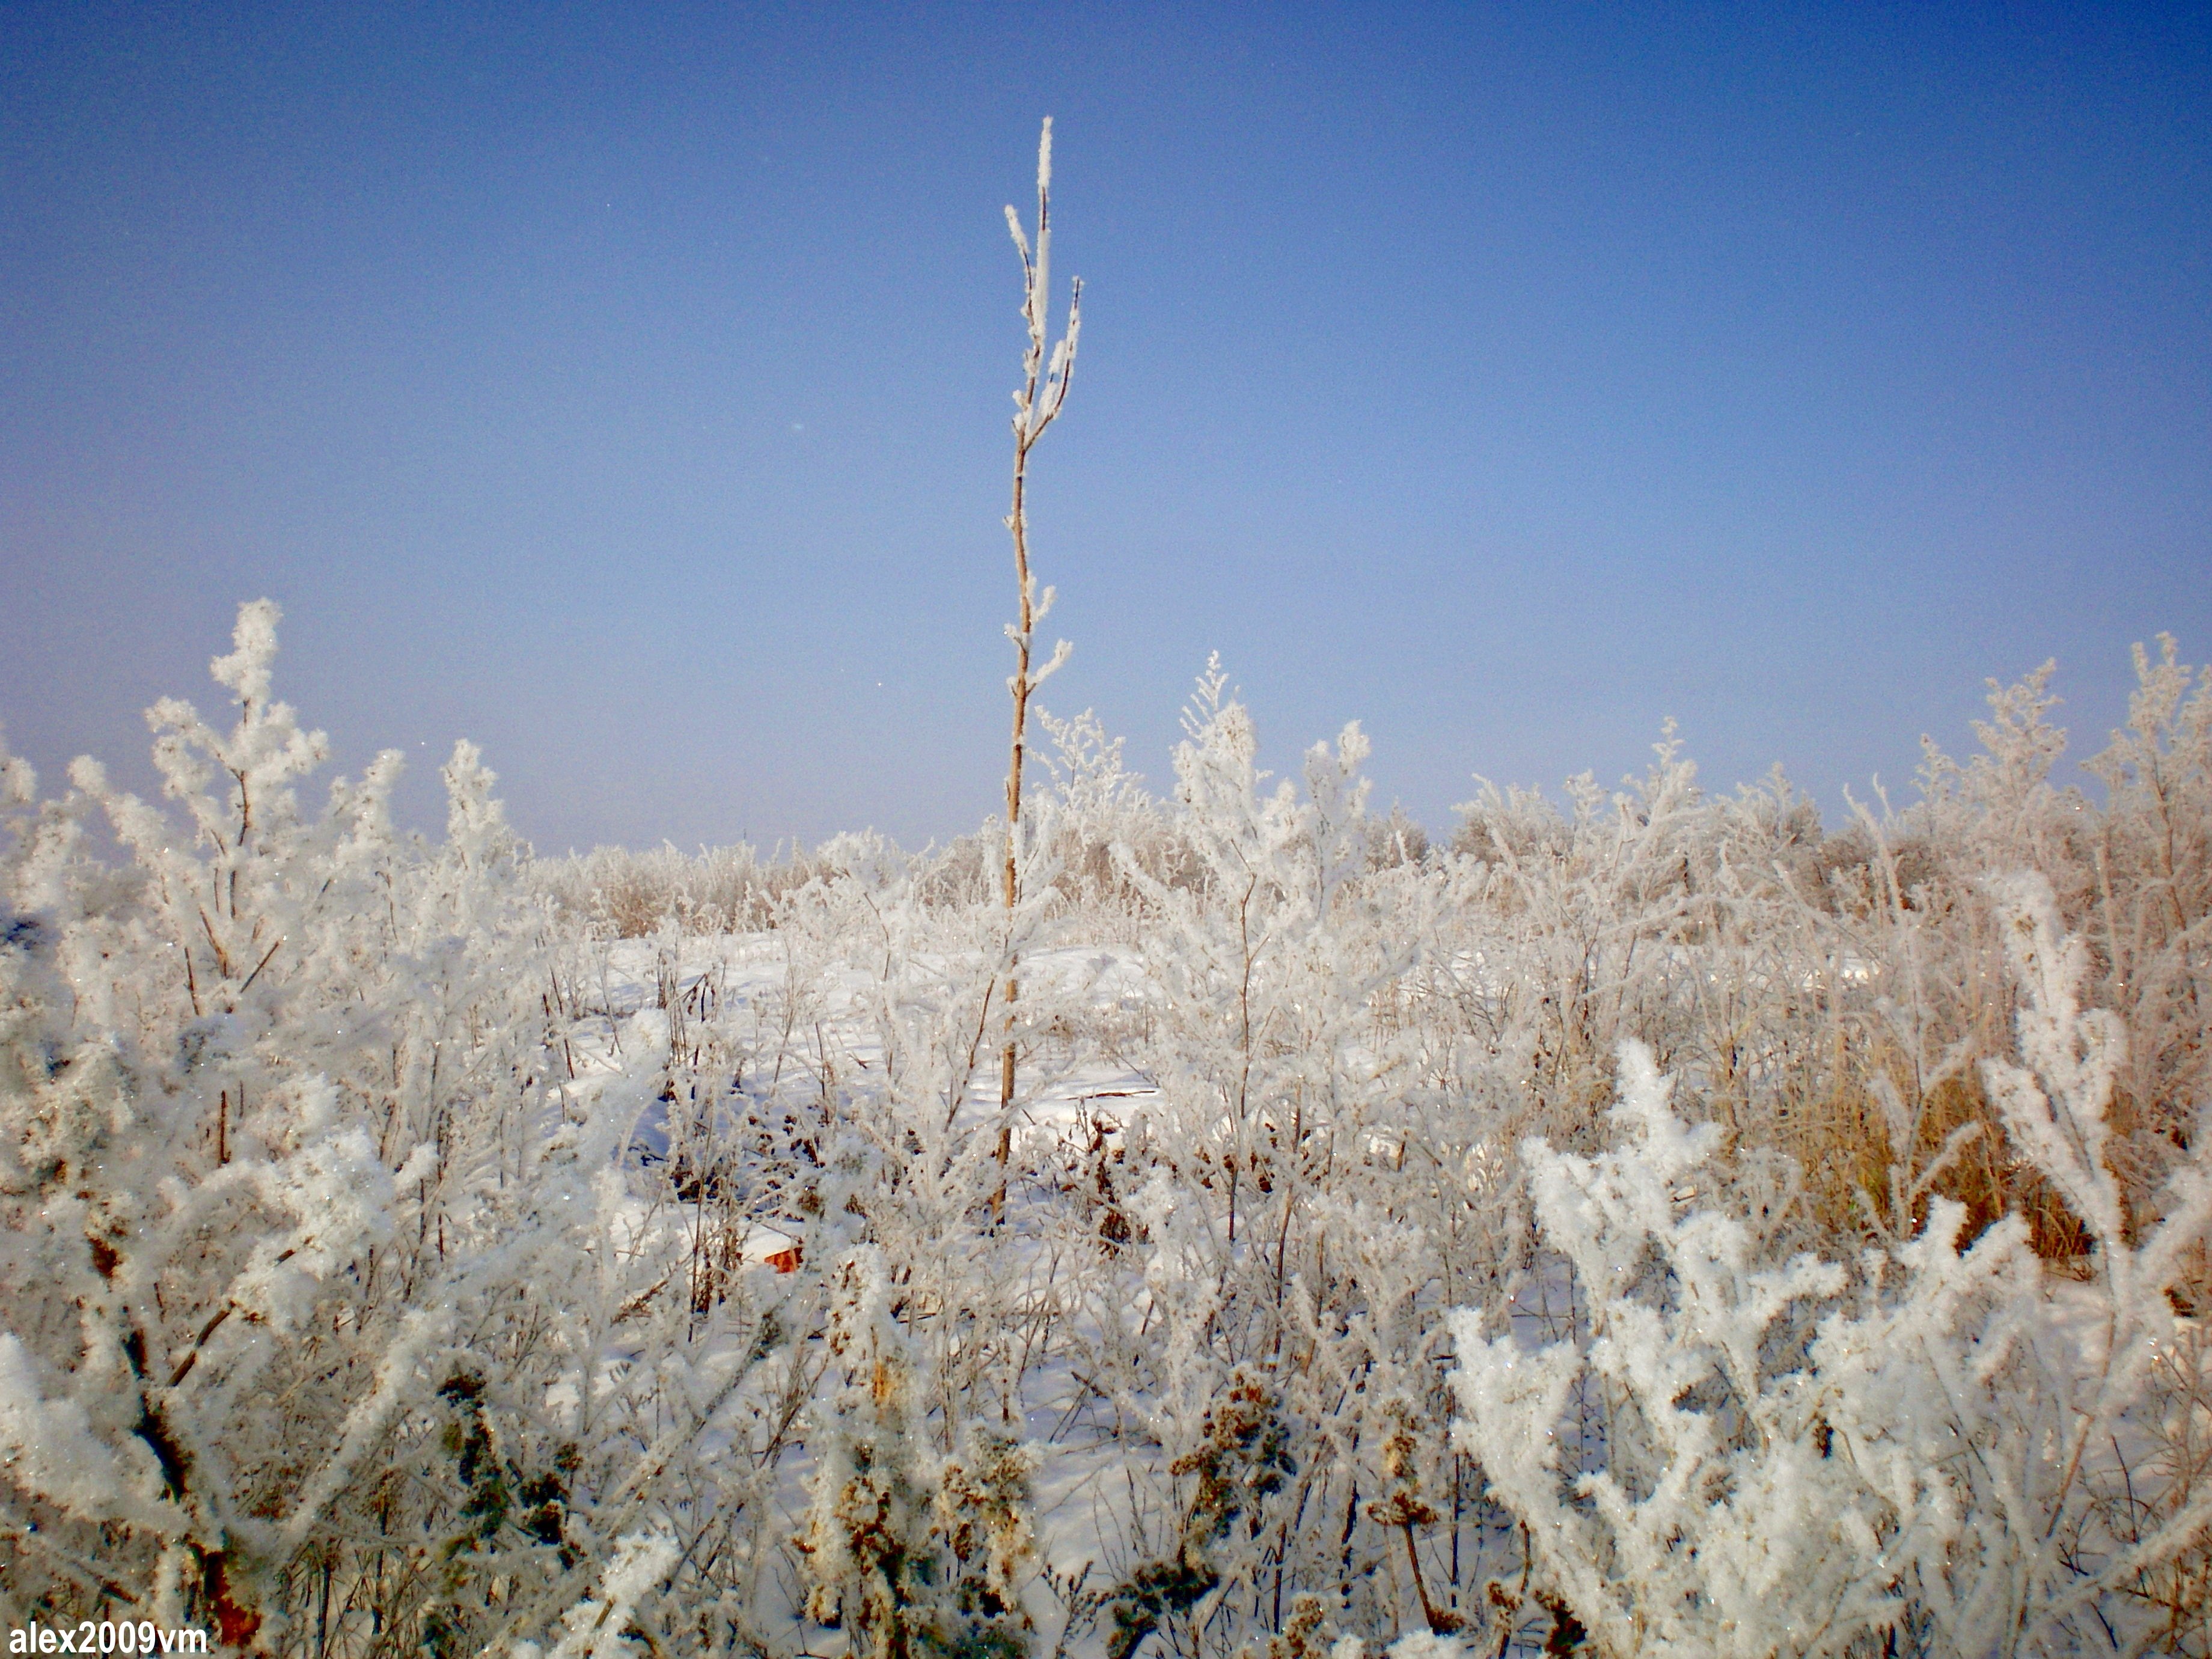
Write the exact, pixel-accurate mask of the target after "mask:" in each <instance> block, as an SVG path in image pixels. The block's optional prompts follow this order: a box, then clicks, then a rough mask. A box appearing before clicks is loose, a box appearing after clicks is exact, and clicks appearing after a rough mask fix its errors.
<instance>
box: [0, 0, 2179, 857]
mask: <svg viewBox="0 0 2212 1659" xmlns="http://www.w3.org/2000/svg"><path fill="white" fill-rule="evenodd" d="M1046 113H1050V114H1052V115H1053V116H1054V117H1055V118H1056V127H1055V131H1056V135H1057V139H1058V168H1057V178H1056V190H1055V206H1056V215H1055V217H1056V222H1057V227H1058V230H1059V236H1058V240H1057V245H1056V247H1055V264H1056V267H1057V269H1058V270H1059V272H1060V274H1061V276H1063V278H1064V277H1065V276H1066V275H1068V274H1072V273H1080V274H1081V275H1082V276H1083V277H1084V278H1085V283H1086V285H1087V286H1086V298H1085V329H1084V335H1083V353H1082V358H1081V362H1080V365H1079V371H1078V376H1077V382H1076V386H1075V389H1074V395H1073V398H1072V399H1071V400H1070V403H1069V405H1068V412H1067V415H1066V418H1065V420H1064V421H1063V422H1062V423H1061V425H1060V426H1059V427H1058V428H1055V429H1054V431H1053V432H1052V434H1051V435H1050V436H1049V437H1048V439H1047V440H1046V441H1045V443H1044V444H1043V446H1042V447H1041V448H1040V449H1039V451H1038V453H1037V459H1036V474H1035V507H1034V523H1035V534H1036V548H1037V555H1036V556H1037V561H1038V564H1039V567H1040V569H1041V573H1042V576H1043V578H1044V579H1045V580H1048V581H1051V582H1054V583H1056V584H1057V585H1058V586H1059V587H1060V592H1061V594H1062V602H1061V605H1060V610H1059V611H1058V612H1057V613H1056V615H1055V616H1054V618H1053V621H1052V623H1050V624H1048V631H1050V632H1055V633H1064V634H1066V635H1067V636H1068V637H1070V638H1072V639H1073V641H1075V646H1076V654H1075V659H1074V661H1073V665H1071V666H1070V667H1069V669H1068V670H1067V671H1066V673H1065V674H1064V676H1063V677H1062V678H1060V680H1058V681H1056V682H1055V683H1054V684H1053V685H1052V686H1051V687H1050V688H1049V690H1048V695H1047V696H1046V698H1045V701H1046V702H1047V703H1048V705H1049V706H1051V707H1053V708H1055V709H1060V710H1064V711H1073V709H1076V708H1081V707H1083V706H1085V705H1086V704H1088V705H1095V706H1096V707H1097V709H1098V711H1099V712H1100V714H1102V716H1103V718H1104V719H1105V720H1106V721H1107V723H1108V724H1109V726H1110V727H1111V728H1112V729H1114V730H1115V731H1117V732H1123V733H1126V734H1127V736H1128V737H1129V738H1130V753H1131V757H1132V760H1133V763H1135V764H1136V765H1137V766H1138V767H1139V769H1141V770H1143V771H1144V772H1145V773H1146V774H1147V775H1148V776H1149V777H1150V778H1151V779H1152V781H1153V782H1154V783H1155V785H1157V786H1164V784H1165V782H1166V781H1167V778H1168V767H1167V752H1168V750H1169V747H1170V743H1171V741H1172V739H1173V737H1174V734H1175V716H1176V709H1177V708H1178V706H1179V704H1180V703H1181V702H1182V696H1183V695H1184V691H1185V689H1186V687H1187V685H1188V681H1189V678H1190V677H1191V675H1192V674H1193V673H1194V671H1196V670H1197V669H1198V668H1200V666H1201V665H1202V664H1203V663H1204V661H1205V658H1206V653H1207V652H1208V651H1209V650H1212V649H1218V650H1219V651H1220V652H1221V653H1223V657H1224V659H1225V663H1226V665H1228V667H1229V668H1230V670H1231V672H1232V674H1233V676H1234V677H1235V678H1236V680H1237V683H1238V684H1241V685H1242V686H1243V689H1244V691H1245V694H1246V696H1247V698H1248V701H1249V702H1250V703H1251V705H1252V707H1253V708H1254V710H1255V714H1256V717H1257V719H1258V720H1259V722H1260V726H1261V732H1262V736H1263V740H1264V742H1265V743H1266V744H1267V750H1268V758H1269V759H1270V760H1271V761H1272V762H1273V763H1274V764H1276V765H1278V766H1283V765H1289V764H1294V763H1295V760H1296V756H1297V751H1298V750H1299V749H1300V748H1301V747H1302V746H1303V745H1304V744H1306V743H1308V742H1310V741H1311V740H1313V739H1314V738H1319V737H1322V736H1325V735H1328V734H1331V733H1333V732H1334V730H1335V729H1336V727H1337V726H1339V725H1340V723H1341V722H1342V721H1344V720H1347V719H1351V718H1355V717H1356V718H1358V719H1361V720H1364V722H1365V723H1366V725H1367V727H1368V729H1369V731H1370V732H1371V733H1372V735H1373V737H1374V738H1375V742H1376V756H1375V761H1374V763H1373V768H1372V769H1373V773H1374V775H1375V777H1376V784H1377V793H1378V795H1379V797H1380V798H1381V800H1382V801H1383V802H1387V801H1388V800H1389V799H1391V798H1392V797H1394V796H1395V797H1400V798H1402V799H1404V801H1405V802H1406V804H1407V805H1408V806H1409V807H1410V808H1411V809H1413V811H1415V812H1416V813H1417V814H1419V816H1421V817H1424V818H1425V819H1426V820H1427V821H1428V822H1429V823H1431V826H1432V827H1437V828H1442V827H1443V826H1444V825H1445V824H1446V823H1448V821H1449V804H1450V803H1451V802H1454V801H1457V800H1461V799H1465V798H1466V797H1467V796H1468V794H1469V793H1472V789H1473V785H1472V782H1471V776H1472V775H1473V774H1475V773H1478V772H1480V773H1482V774H1484V775H1489V776H1492V777H1495V778H1498V779H1500V780H1501V781H1504V780H1512V781H1528V782H1552V781H1557V780H1558V779H1559V778H1561V777H1563V776H1564V775H1566V774H1568V773H1571V772H1574V771H1579V770H1581V769H1585V768H1590V769H1595V770H1596V772H1597V773H1598V774H1599V775H1600V776H1601V778H1603V779H1606V780H1607V781H1611V780H1613V779H1615V778H1617V777H1619V776H1620V775H1621V774H1622V773H1624V772H1626V771H1627V770H1629V769H1640V767H1641V765H1642V763H1643V762H1644V758H1645V757H1646V755H1647V752H1648V746H1649V744H1650V742H1651V741H1652V740H1653V739H1654V738H1655V737H1656V734H1657V731H1658V727H1659V725H1660V722H1661V721H1662V719H1664V718H1665V717H1667V716H1668V715H1673V716H1674V717H1675V718H1676V719H1677V720H1679V721H1680V725H1681V729H1682V733H1683V736H1684V738H1685V739H1686V742H1687V744H1688V745H1689V748H1690V750H1691V752H1692V754H1693V755H1695V756H1696V757H1698V758H1699V762H1700V763H1701V766H1702V768H1703V771H1704V775H1705V780H1706V781H1707V782H1708V783H1710V784H1713V785H1717V786H1722V787H1726V786H1728V785H1730V784H1733V783H1734V782H1735V781H1738V780H1741V779H1745V778H1749V777H1753V776H1755V775H1759V773H1761V772H1763V771H1764V770H1765V769H1766V767H1767V766H1768V765H1769V764H1770V763H1773V762H1776V761H1780V762H1781V763H1784V766H1785V767H1786V768H1787V769H1789V771H1790V774H1791V775H1792V776H1794V777H1795V778H1796V779H1797V780H1798V781H1800V782H1801V783H1802V784H1803V785H1804V786H1806V787H1808V788H1810V789H1812V790H1814V792H1815V793H1816V794H1817V795H1818V797H1819V798H1820V800H1821V802H1822V804H1823V805H1824V807H1826V809H1827V811H1829V813H1830V815H1831V817H1833V816H1835V814H1836V813H1837V812H1838V811H1839V810H1840V807H1841V791H1842V789H1843V787H1844V786H1845V785H1847V784H1849V785H1852V786H1854V787H1863V785H1864V784H1865V782H1866V781H1867V780H1868V779H1869V776H1870V775H1874V774H1877V773H1879V774H1881V775H1882V777H1883V779H1884V780H1885V781H1887V783H1889V784H1890V785H1891V786H1892V788H1893V793H1909V790H1908V789H1907V788H1906V787H1905V786H1907V785H1908V784H1909V780H1910V775H1911V770H1912V768H1913V767H1914V765H1915V764H1916V763H1917V758H1918V748H1917V741H1918V738H1919V734H1920V733H1921V732H1923V731H1929V732H1934V733H1935V734H1936V736H1937V737H1938V738H1939V739H1941V740H1942V741H1943V742H1944V743H1945V744H1947V746H1949V747H1951V748H1953V749H1954V750H1960V749H1963V748H1965V747H1966V746H1967V745H1968V744H1970V743H1971V738H1970V736H1969V734H1968V732H1967V722H1968V721H1969V720H1971V719H1972V717H1973V716H1975V715H1976V714H1978V713H1979V712H1980V709H1979V704H1978V698H1979V696H1980V694H1981V685H1982V681H1983V678H1984V676H1989V675H1996V676H2001V677H2003V678H2013V677H2015V676H2016V675H2018V674H2020V673H2021V672H2023V671H2026V670H2027V669H2030V668H2032V667H2033V666H2034V665H2036V664H2038V663H2039V662H2040V661H2042V660H2043V659H2045V658H2046V657H2052V656H2055V657H2057V659H2059V663H2060V671H2059V678H2058V680H2057V686H2058V689H2059V690H2061V691H2062V693H2063V695H2064V696H2066V698H2067V700H2068V703H2067V707H2066V708H2065V709H2064V710H2063V711H2062V718H2063V719H2064V720H2066V721H2067V723H2068V724H2069V726H2072V727H2073V729H2074V731H2075V739H2076V749H2077V752H2081V753H2086V752H2087V750H2089V749H2092V748H2093V747H2095V746H2096V744H2097V742H2098V741H2099V740H2100V739H2101V735H2102V733H2103V732H2104V731H2105V730H2106V728H2108V727H2109V726H2111V725H2112V723H2113V722H2114V721H2115V720H2117V719H2118V717H2119V715H2120V714H2121V712H2122V709H2123V708H2124V690H2125V685H2126V683H2127V678H2128V675H2127V663H2126V652H2127V647H2128V646H2129V644H2130V641H2135V640H2138V639H2142V640H2148V638H2149V637H2150V636H2151V635H2154V633H2156V632H2157V631H2158V630H2160V629H2168V630H2171V631H2172V632H2173V633H2175V634H2177V635H2179V636H2180V639H2181V641H2182V646H2183V652H2184V655H2185V658H2186V659H2189V660H2191V661H2200V662H2201V661H2203V660H2204V659H2206V658H2207V657H2208V656H2212V9H2208V8H2207V7H2206V6H2205V5H2203V4H2197V5H2189V6H2175V7H2160V6H2138V7H2113V8H2105V7H2095V6H2087V5H2064V6H2051V7H2045V8H2037V7H2031V6H1976V7H1972V8H1957V9H1953V8H1946V7H1940V6H1934V5H1920V4H1910V5H1900V6H1895V7H1878V6H1874V5H1850V6H1837V5H1820V6H1809V7H1803V8H1793V7H1789V6H1780V7H1777V6H1766V5H1744V6H1741V7H1723V6H1711V5H1700V6H1680V7H1663V8H1662V7H1633V8H1631V7H1620V6H1602V7H1600V6H1569V5H1564V4H1532V5H1527V6H1516V5H1492V6H1475V5H1465V6H1462V5H1453V6H1394V5H1382V4H1374V5H1361V6H1339V7H1328V8H1308V7H1297V6H1267V7H1258V6H1237V7H1219V8H1216V7H1211V6H1205V5H1191V4H1172V5H1170V4H1162V5H1154V6H1134V5H1110V4H1097V3H1094V4H1089V5H1084V6H1062V5H1053V4H1023V5H1010V6H994V5H987V4H936V5H914V6H899V7H869V6H860V5H793V6H789V7H775V8H771V7H753V8H748V7H742V6H711V7H709V6H701V7H697V8H684V7H678V6H668V5H656V6H613V5H610V6H605V7H600V6H593V5H586V4H571V5H556V4H544V5H537V4H533V5H518V6H493V5H452V6H433V5H416V6H343V7H341V6H332V7H329V8H325V9H312V8H307V7H300V6H285V7H271V8H269V9H233V8H228V7H224V6H220V5H215V4H208V3H195V4H189V5H171V6H161V5H153V4H131V5H114V6H101V5H77V4H69V5H56V6H52V7H41V6H23V5H0V629H4V636H5V649H4V655H0V665H4V666H0V721H4V722H5V725H6V726H7V730H8V732H9V738H10V740H11V742H12V744H13V746H14V747H15V748H16V749H17V750H19V751H21V752H23V753H25V754H27V755H28V756H29V757H31V758H32V759H33V761H34V762H36V763H38V764H39V765H40V768H41V769H42V770H43V771H45V773H46V778H47V781H48V783H49V784H50V785H56V786H58V783H59V781H60V780H59V777H58V767H59V765H60V764H61V763H63V762H64V761H65V760H66V759H67V757H69V756H70V755H72V754H75V753H78V752H83V751H90V752H94V753H96V754H98V755H100V757H103V758H105V759H106V760H108V761H109V762H110V763H112V764H115V765H116V769H117V770H118V772H119V773H121V774H122V775H125V776H126V777H129V778H131V779H134V780H143V779H144V778H145V777H146V776H148V773H147V771H146V770H145V769H144V767H143V758H142V757H143V752H144V749H145V733H144V727H143V721H142V720H141V719H140V711H141V710H142V709H143V708H144V707H145V706H146V705H147V704H148V703H149V702H152V701H153V700H154V699H155V697H156V696H161V695H162V694H165V693H181V694H184V695H187V696H192V697H193V698H195V699H196V700H197V701H199V702H201V703H202V704H203V706H206V705H207V704H208V703H210V702H213V701H214V700H215V699H216V696H218V695H219V694H218V693H217V692H216V689H215V688H214V687H213V686H212V684H210V682H209V681H208V680H207V678H206V673H205V665H206V661H207V659H208V658H209V657H210V656H211V655H213V654H214V653H216V651H217V650H219V649H222V648H224V646H225V641H226V638H227V635H228V623H229V618H230V616H231V613H232V611H233V610H234V607H235V605H236V604H237V603H238V602H239V601H240V600H241V599H251V598H255V597H258V596H261V595H264V594H266V595H269V596H270V597H273V598H275V599H277V600H278V601H279V602H280V603H282V604H283V606H284V607H285V611H286V613H287V623H286V629H285V635H284V637H285V641H286V646H287V654H286V657H285V659H284V662H283V665H281V671H280V684H281V686H282V687H283V690H284V691H285V693H286V695H288V696H289V697H290V698H291V700H292V701H294V702H295V703H296V704H297V705H298V706H299V707H300V708H301V712H302V714H304V715H305V716H307V718H308V719H309V720H313V722H315V723H318V724H320V725H322V726H325V727H327V728H328V729H329V731H330V732H331V738H332V740H333V743H334V744H335V746H336V747H337V750H338V755H339V760H340V763H341V764H342V765H343V766H344V767H346V768H348V769H355V768H357V767H358V766H359V765H360V764H361V763H362V760H364V759H365V758H366V757H367V756H368V754H369V753H370V752H372V751H373V750H375V749H377V748H380V747H383V746H386V745H391V744H398V745H402V746H404V747H405V748H406V749H407V750H409V752H410V754H412V755H418V756H420V757H422V760H423V761H424V762H426V763H428V764H425V765H423V766H422V767H419V768H418V769H417V771H416V780H415V785H414V787H415V788H416V791H417V793H416V794H415V795H413V796H411V797H410V800H411V801H412V803H413V807H412V810H413V811H416V812H417V813H420V812H422V810H423V809H424V808H425V807H426V806H427V805H428V802H429V800H430V788H429V784H428V779H429V775H430V773H431V771H432V770H433V769H434V767H435V761H436V760H437V759H438V758H440V757H442V755H443V752H444V751H445V750H446V749H447V748H448V747H449V746H450V744H451V742H452V740H453V738H454V737H456V736H459V735H466V736H471V737H474V738H477V739H478V740H479V741H480V742H482V743H483V745H484V746H485V749H486V750H487V754H488V758H489V762H490V763H491V764H492V765H493V767H494V768H495V769H497V770H498V771H499V772H500V773H501V775H502V778H503V780H504V793H506V795H507V800H508V803H509V807H510V811H511V812H512V815H513V818H514V819H515V821H516V823H518V824H519V825H520V827H521V829H523V830H524V831H525V833H526V834H528V835H529V836H532V837H533V838H534V839H535V840H536V841H537V842H538V844H539V846H540V848H543V849H545V850H552V851H557V850H561V849H563V848H567V847H568V846H571V845H574V846H579V847H581V846H587V845H590V844H591V843H592V842H600V841H620V842H630V843H633V844H651V843H653V842H657V841H659V839H660V838H662V837H663V836H666V837H669V838H671V839H673V840H675V841H676V842H678V843H679V844H685V845H689V844H692V843H696V842H723V841H729V840H733V839H736V838H737V837H738V836H741V835H747V836H751V837H752V838H754V839H756V840H761V841H768V840H773V839H774V838H775V837H776V836H782V835H788V834H791V833H794V832H796V833H799V834H803V835H805V836H808V837H810V838H814V837H818V836H823V835H824V834H827V833H829V831H831V830H833V829H840V828H856V827H859V826H861V825H864V824H872V825H874V826H876V827H878V828H880V829H885V830H887V831H890V832H891V833H893V834H895V835H896V836H899V837H900V838H901V839H902V840H905V841H907V842H920V841H922V840H925V839H927V838H928V837H929V836H943V835H946V834H949V833H953V832H957V831H959V830H961V829H966V828H969V827H972V826H973V825H974V824H975V823H977V822H979V821H980V820H981V818H982V817H984V815H985V814H987V812H989V811H992V810H993V808H994V805H995V804H996V801H997V799H998V791H999V788H1000V785H999V782H998V778H999V776H1000V771H1001V769H1002V768H1003V765H1004V745H1005V739H1006V699H1005V691H1004V684H1003V682H1004V676H1005V674H1006V666H1007V659H1006V643H1005V641H1004V640H1003V638H1002V637H1001V635H1000V626H1001V623H1003V622H1004V621H1005V620H1006V617H1007V616H1008V615H1009V614H1010V609H1011V586H1012V582H1011V576H1010V573H1009V569H1008V563H1009V560H1008V555H1007V551H1006V538H1005V535H1004V532H1003V531H1002V529H1001V528H1000V515H1001V514H1002V513H1004V511H1005V502H1004V492H1005V487H1006V457H1007V435H1006V416H1007V414H1008V412H1009V410H1010V408H1011V404H1010V403H1009V401H1008V393H1009V392H1010V391H1011V389H1012V386H1013V383H1014V379H1015V374H1016V370H1017V367H1018V352H1019V349H1020V343H1021V337H1020V330H1019V324H1018V319H1017V317H1016V314H1015V306H1016V303H1017V289H1018V268H1017V264H1016V261H1015V257H1014V254H1013V252H1012V247H1011V246H1010V244H1009V243H1008V241H1007V239H1006V231H1005V228H1004V224H1003V222H1002V219H1001V216H1000V208H1001V205H1002V204H1005V203H1006V202H1008V201H1014V202H1023V201H1024V199H1025V197H1026V195H1027V192H1028V190H1029V188H1030V177H1031V167H1032V165H1033V160H1034V147H1035V143H1036V125H1037V121H1038V118H1040V117H1041V116H1042V115H1044V114H1046ZM2084 739H2087V741H2086V742H2085V741H2084Z"/></svg>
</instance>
